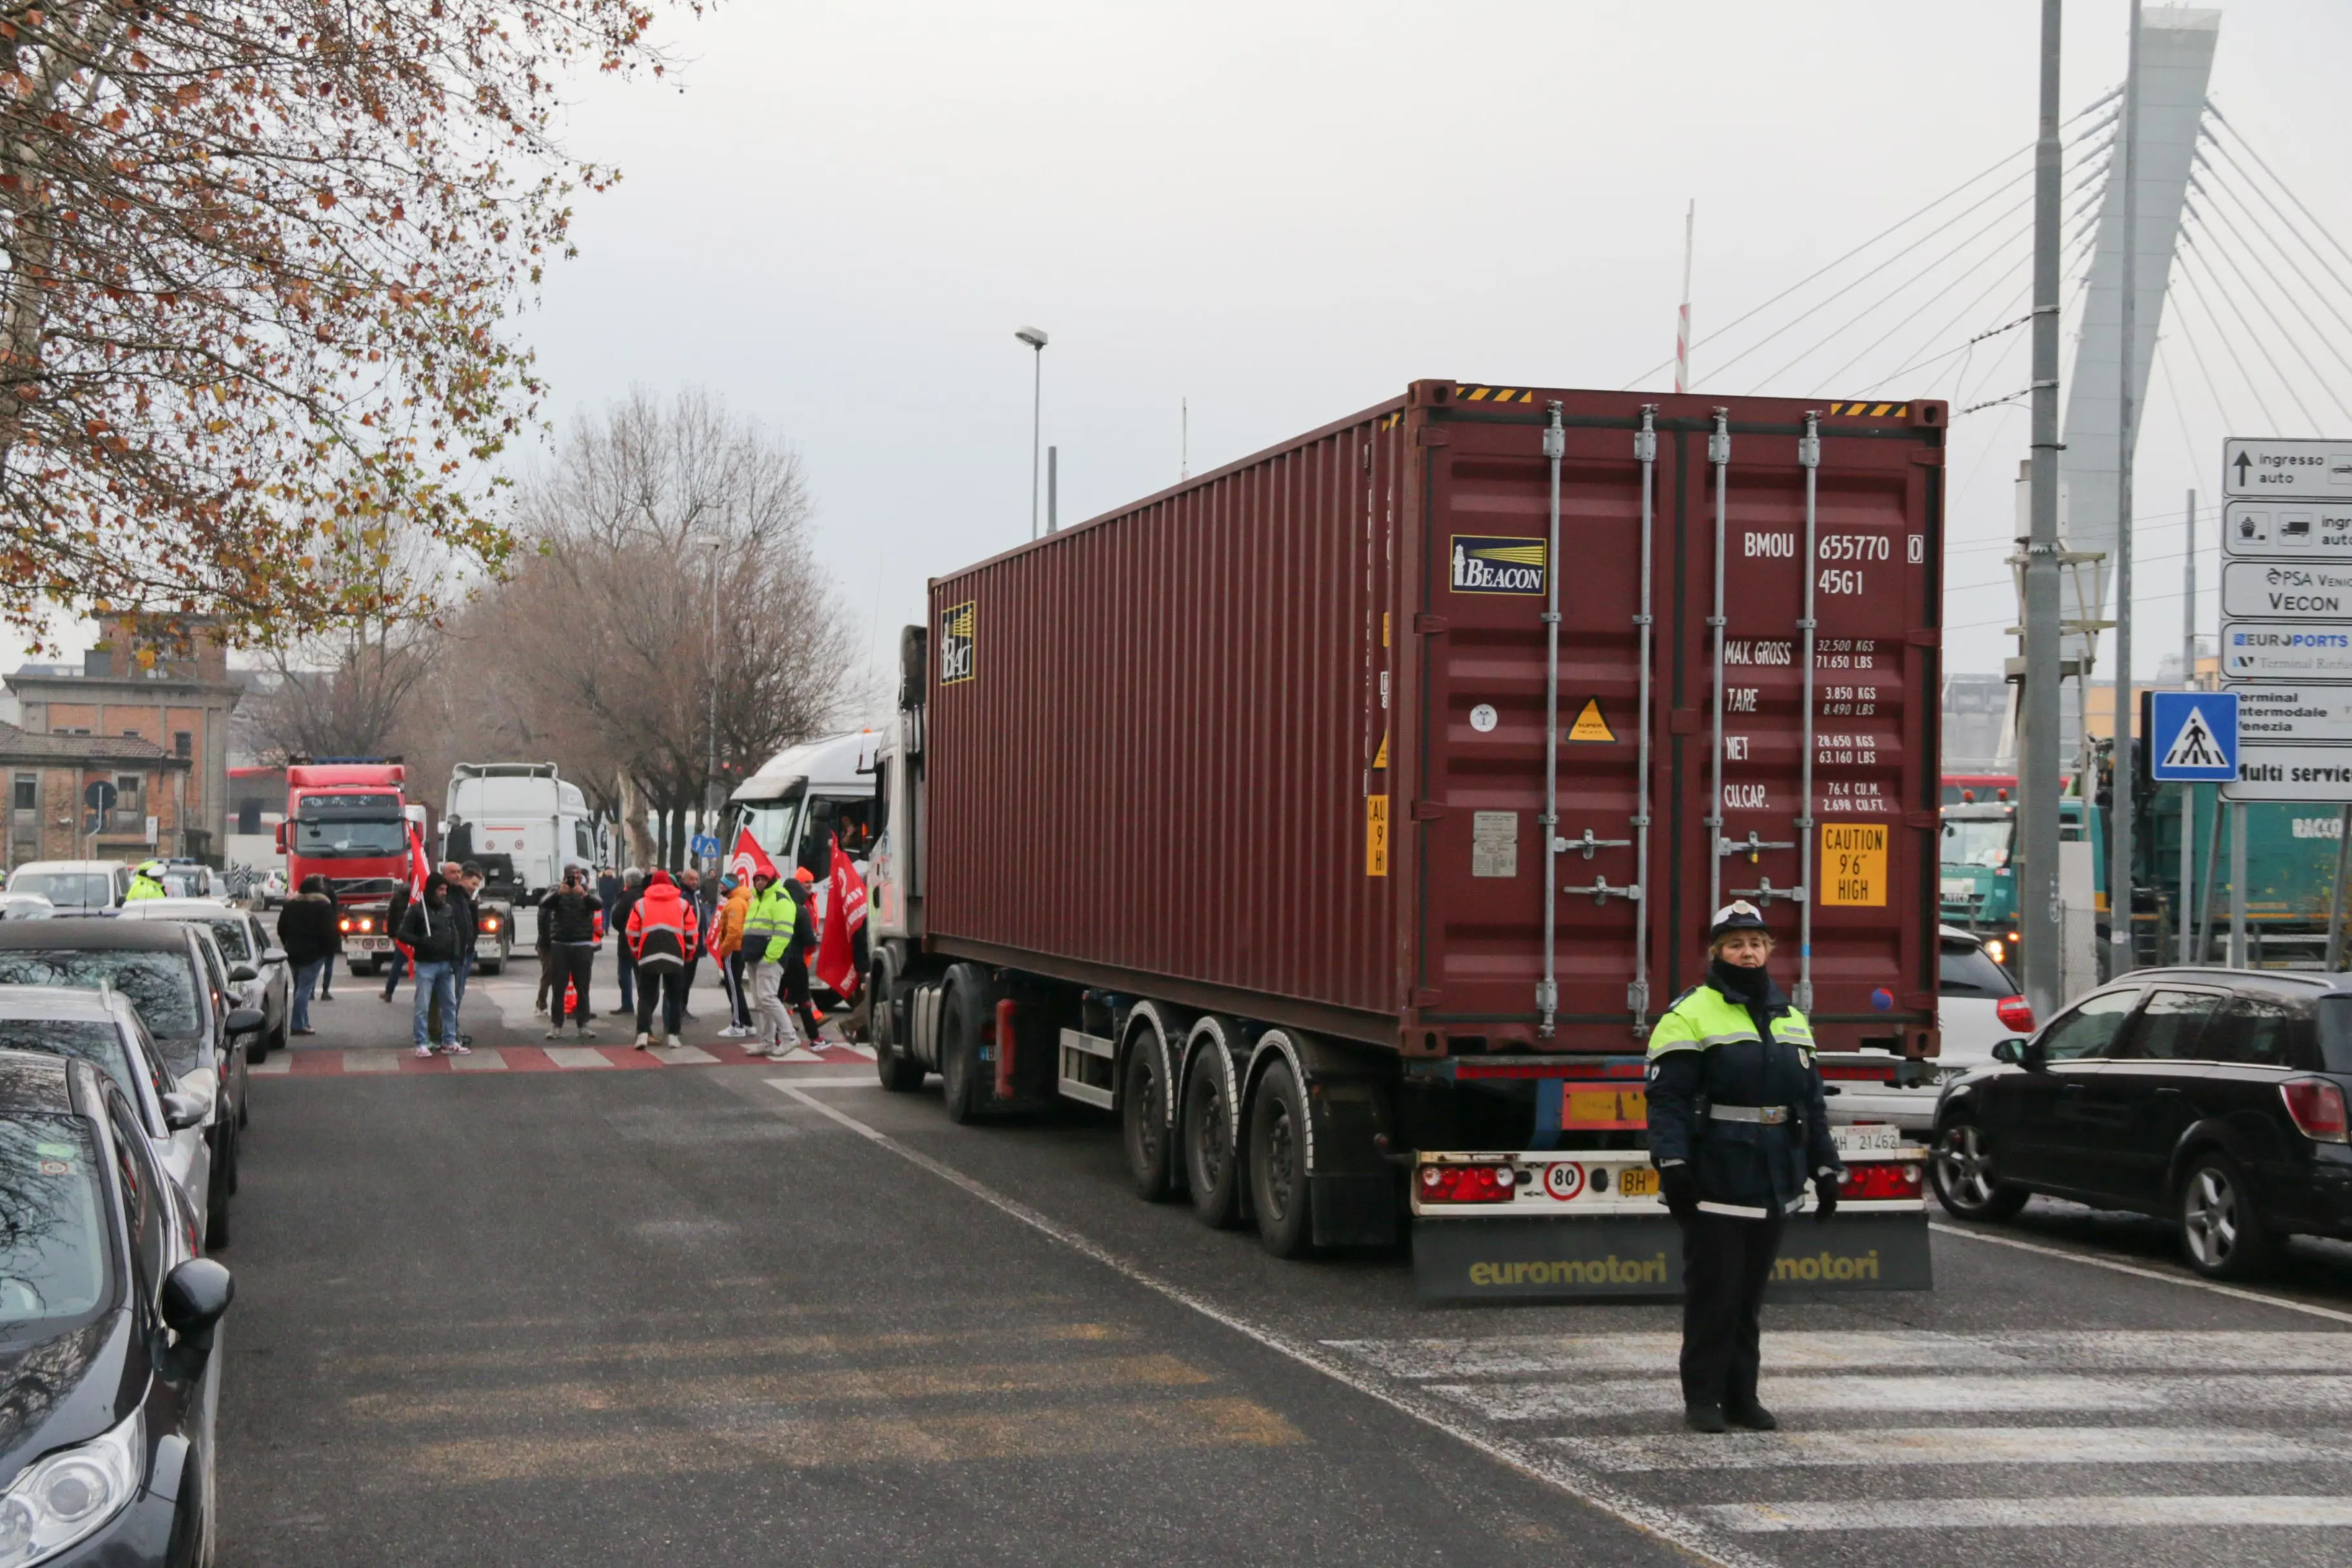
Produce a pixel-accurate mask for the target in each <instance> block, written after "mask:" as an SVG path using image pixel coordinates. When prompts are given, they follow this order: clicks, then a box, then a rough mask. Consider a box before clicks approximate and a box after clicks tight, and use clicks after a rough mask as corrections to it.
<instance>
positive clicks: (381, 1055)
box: [343, 1046, 415, 1072]
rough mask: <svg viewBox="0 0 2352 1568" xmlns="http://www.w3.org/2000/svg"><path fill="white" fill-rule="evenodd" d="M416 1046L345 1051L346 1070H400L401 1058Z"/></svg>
mask: <svg viewBox="0 0 2352 1568" xmlns="http://www.w3.org/2000/svg"><path fill="white" fill-rule="evenodd" d="M414 1048H415V1047H410V1046H403V1047H399V1048H398V1049H397V1050H372V1051H359V1050H354V1051H345V1052H344V1053H343V1070H344V1071H345V1072H398V1071H399V1070H400V1058H402V1056H404V1055H405V1054H407V1053H408V1052H410V1051H411V1050H413V1049H414Z"/></svg>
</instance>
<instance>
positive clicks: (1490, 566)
mask: <svg viewBox="0 0 2352 1568" xmlns="http://www.w3.org/2000/svg"><path fill="white" fill-rule="evenodd" d="M1545 553H1546V549H1545V544H1544V542H1543V541H1542V540H1540V539H1521V538H1516V537H1513V536H1510V535H1504V534H1488V533H1457V534H1455V535H1454V557H1453V567H1454V569H1453V584H1454V592H1455V593H1457V594H1537V595H1540V594H1541V593H1542V592H1543V591H1544V555H1545Z"/></svg>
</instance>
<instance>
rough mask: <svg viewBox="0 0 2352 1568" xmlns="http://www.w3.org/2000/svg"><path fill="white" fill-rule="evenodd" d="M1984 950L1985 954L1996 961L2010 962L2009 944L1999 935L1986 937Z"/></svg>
mask: <svg viewBox="0 0 2352 1568" xmlns="http://www.w3.org/2000/svg"><path fill="white" fill-rule="evenodd" d="M1984 950H1985V956H1986V957H1987V958H1990V959H1991V960H1992V961H1993V962H1994V963H2008V962H2009V946H2008V944H2007V943H2006V942H2002V941H2001V940H2000V938H1999V937H1997V936H1989V937H1987V938H1985V944H1984Z"/></svg>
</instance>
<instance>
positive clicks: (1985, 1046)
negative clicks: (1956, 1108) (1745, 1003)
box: [1822, 926, 2033, 1138]
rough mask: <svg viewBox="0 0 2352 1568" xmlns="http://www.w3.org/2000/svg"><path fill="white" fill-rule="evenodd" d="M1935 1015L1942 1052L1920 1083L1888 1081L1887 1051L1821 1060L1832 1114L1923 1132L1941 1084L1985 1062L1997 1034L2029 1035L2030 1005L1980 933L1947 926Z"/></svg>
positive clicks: (1932, 1120)
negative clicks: (1875, 1055) (1880, 1055)
mask: <svg viewBox="0 0 2352 1568" xmlns="http://www.w3.org/2000/svg"><path fill="white" fill-rule="evenodd" d="M1936 1022H1937V1026H1938V1027H1939V1028H1940V1030H1941V1032H1942V1035H1943V1044H1942V1047H1941V1051H1940V1054H1938V1055H1937V1058H1935V1059H1934V1060H1933V1061H1931V1062H1928V1063H1926V1064H1925V1068H1926V1069H1927V1076H1926V1078H1925V1079H1924V1081H1922V1082H1918V1083H1914V1084H1895V1083H1894V1082H1891V1081H1888V1079H1889V1077H1891V1074H1892V1070H1893V1069H1892V1066H1891V1064H1887V1063H1885V1058H1878V1059H1877V1060H1875V1061H1873V1060H1872V1059H1871V1058H1866V1057H1862V1056H1858V1055H1852V1054H1849V1055H1848V1056H1846V1057H1843V1058H1835V1059H1834V1060H1832V1061H1829V1062H1824V1063H1823V1064H1822V1073H1823V1075H1824V1076H1825V1077H1828V1078H1830V1079H1832V1080H1833V1087H1834V1088H1835V1089H1837V1093H1836V1094H1835V1095H1834V1096H1832V1098H1831V1100H1830V1102H1829V1106H1830V1120H1831V1121H1838V1122H1853V1121H1885V1122H1891V1123H1893V1124H1894V1125H1895V1127H1897V1128H1900V1129H1901V1130H1902V1131H1906V1132H1911V1133H1916V1134H1917V1135H1918V1136H1920V1137H1922V1138H1925V1137H1926V1136H1927V1134H1928V1133H1929V1132H1931V1131H1934V1129H1935V1125H1936V1105H1937V1100H1939V1099H1940V1098H1941V1096H1942V1094H1943V1092H1944V1085H1946V1084H1948V1083H1949V1082H1950V1081H1951V1080H1952V1079H1956V1078H1958V1077H1960V1076H1961V1075H1962V1074H1963V1073H1966V1072H1969V1071H1971V1070H1972V1069H1974V1068H1980V1067H1984V1066H1987V1065H1988V1064H1990V1062H1991V1061H1992V1059H1993V1054H1992V1052H1993V1047H1995V1046H1997V1045H1999V1044H2000V1042H2001V1041H2003V1040H2006V1039H2011V1038H2013V1037H2017V1036H2019V1035H2030V1034H2032V1032H2033V1009H2032V1007H2030V1006H2028V1005H2026V1001H2025V998H2024V997H2023V996H2021V995H2020V994H2018V989H2017V982H2016V981H2015V980H2013V979H2011V977H2010V973H2009V971H2007V970H2005V969H2003V968H2002V967H2001V966H2000V964H1999V963H1995V962H1994V961H1993V957H1992V954H1991V953H1990V952H1988V951H1987V950H1986V947H1985V943H1984V942H1983V941H1982V939H1980V938H1979V937H1977V936H1976V935H1974V934H1973V933H1971V932H1969V931H1962V930H1960V929H1959V928H1958V927H1957V926H1946V927H1944V928H1943V930H1942V931H1941V932H1940V933H1939V940H1938V950H1937V961H1936Z"/></svg>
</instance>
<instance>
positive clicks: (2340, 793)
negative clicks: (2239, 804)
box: [2221, 743, 2352, 804]
mask: <svg viewBox="0 0 2352 1568" xmlns="http://www.w3.org/2000/svg"><path fill="white" fill-rule="evenodd" d="M2221 793H2222V794H2223V795H2226V796H2228V797H2229V798H2230V799H2231V800H2298V801H2334V802H2337V803H2339V804H2352V746H2346V745H2336V746H2297V745H2289V746H2267V745H2255V744H2252V743H2249V744H2247V745H2245V746H2242V747H2241V748H2240V749H2239V752H2238V779H2237V782H2236V783H2235V784H2224V785H2223V786H2222V787H2221Z"/></svg>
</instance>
